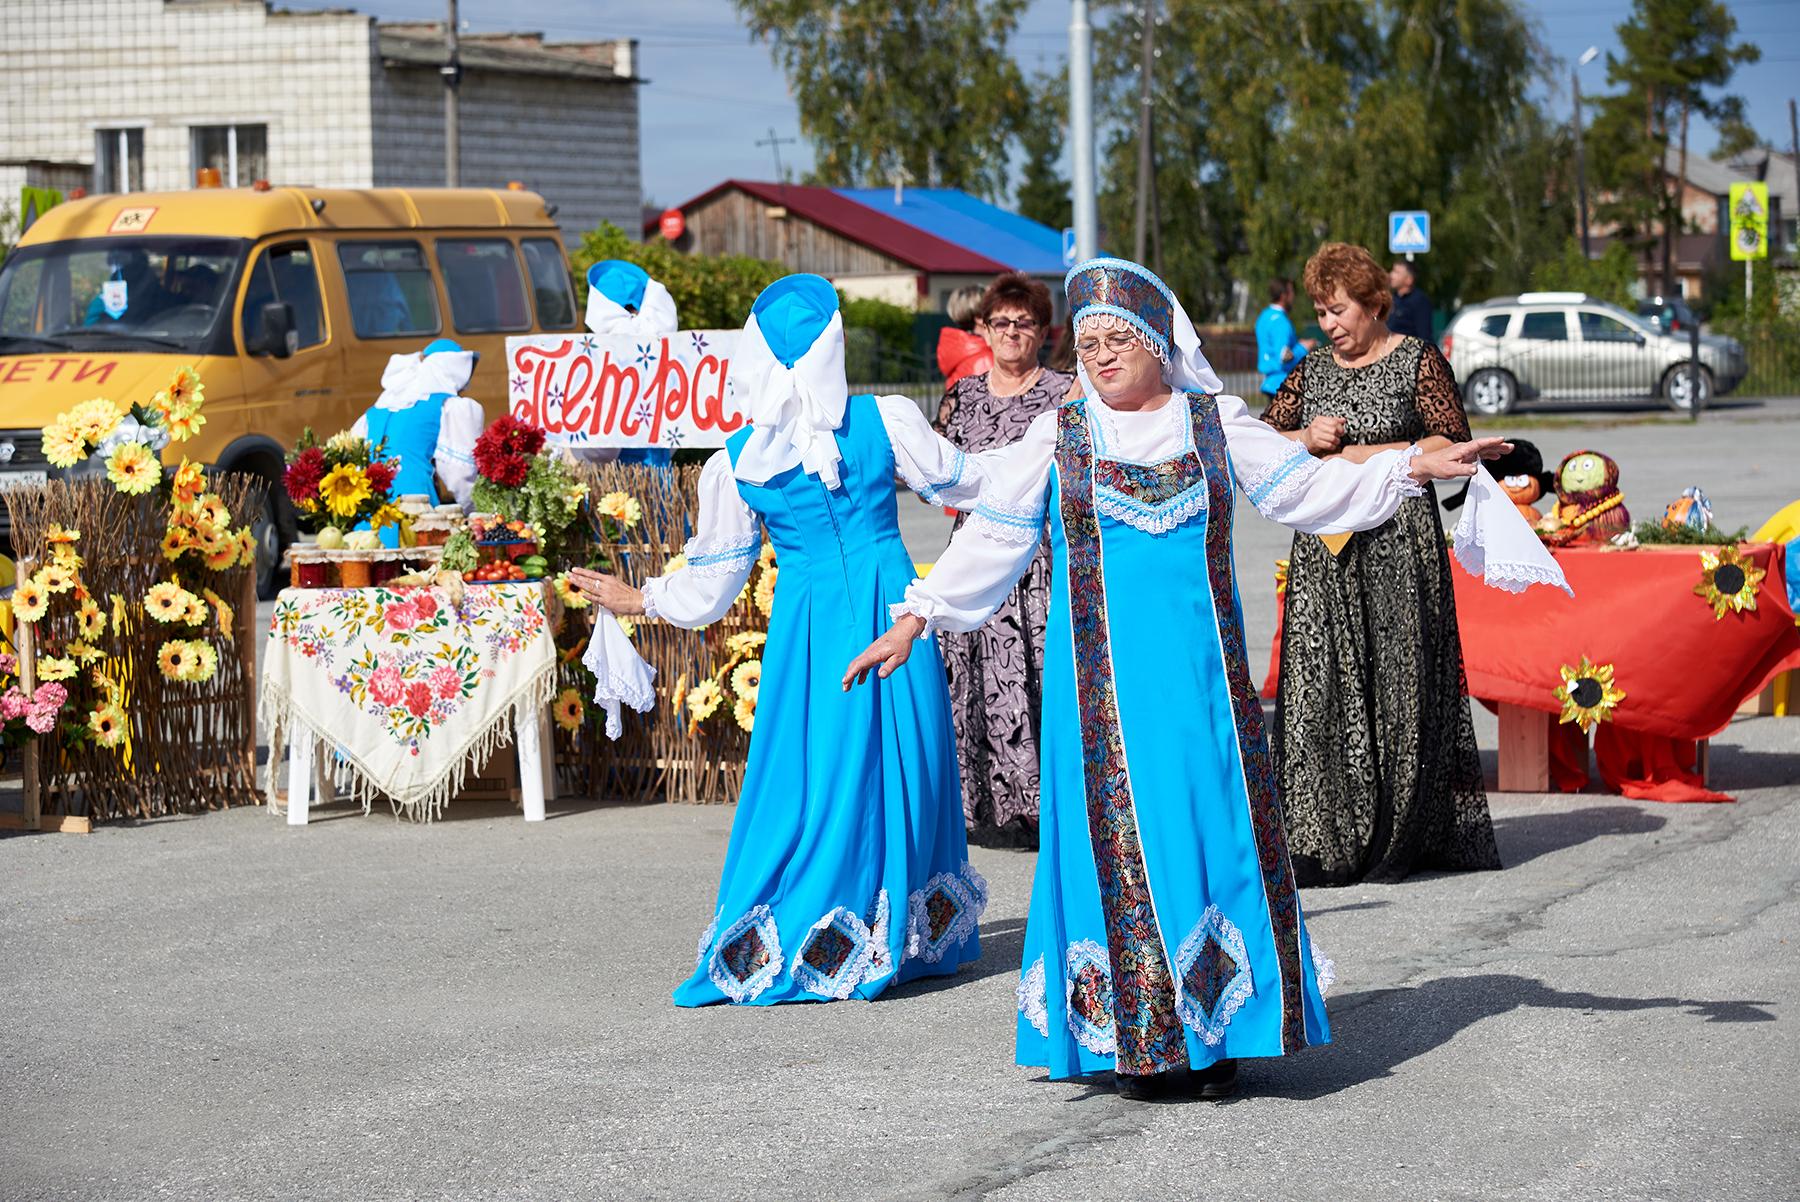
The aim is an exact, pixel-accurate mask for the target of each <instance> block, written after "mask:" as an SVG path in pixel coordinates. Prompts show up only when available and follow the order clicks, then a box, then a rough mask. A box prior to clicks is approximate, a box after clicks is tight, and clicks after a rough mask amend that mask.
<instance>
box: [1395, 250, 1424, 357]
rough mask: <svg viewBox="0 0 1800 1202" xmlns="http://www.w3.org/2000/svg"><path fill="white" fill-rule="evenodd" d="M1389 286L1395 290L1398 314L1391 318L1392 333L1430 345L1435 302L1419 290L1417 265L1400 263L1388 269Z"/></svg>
mask: <svg viewBox="0 0 1800 1202" xmlns="http://www.w3.org/2000/svg"><path fill="white" fill-rule="evenodd" d="M1388 286H1389V287H1391V288H1392V289H1393V290H1394V311H1393V312H1392V313H1390V314H1388V329H1390V330H1392V331H1393V332H1394V333H1396V334H1411V335H1413V336H1414V337H1417V338H1423V339H1424V340H1425V341H1426V342H1430V341H1431V298H1430V297H1428V296H1426V295H1425V293H1424V292H1423V291H1422V290H1421V289H1420V288H1419V281H1418V277H1417V276H1416V275H1414V274H1413V265H1412V264H1411V263H1408V262H1407V261H1406V260H1405V259H1396V260H1395V261H1394V265H1393V266H1392V267H1391V268H1389V269H1388Z"/></svg>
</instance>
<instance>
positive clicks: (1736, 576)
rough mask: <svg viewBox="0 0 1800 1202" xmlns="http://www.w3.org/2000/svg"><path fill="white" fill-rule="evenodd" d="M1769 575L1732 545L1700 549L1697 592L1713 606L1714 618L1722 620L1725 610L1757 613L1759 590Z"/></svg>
mask: <svg viewBox="0 0 1800 1202" xmlns="http://www.w3.org/2000/svg"><path fill="white" fill-rule="evenodd" d="M1766 575H1768V573H1767V572H1765V571H1764V570H1763V569H1761V568H1759V567H1757V566H1756V562H1755V561H1754V560H1752V559H1751V558H1750V557H1749V556H1747V555H1745V554H1744V553H1743V552H1742V551H1740V550H1738V549H1737V548H1736V547H1735V546H1733V547H1709V548H1707V549H1706V550H1704V551H1702V552H1700V583H1699V584H1696V585H1695V586H1694V595H1695V596H1696V597H1700V598H1702V599H1703V600H1704V601H1705V602H1706V603H1707V604H1708V605H1710V606H1712V609H1713V620H1714V621H1715V622H1716V621H1719V620H1721V619H1722V618H1724V616H1725V611H1726V610H1728V609H1729V610H1730V611H1731V612H1733V613H1739V614H1741V613H1745V612H1746V611H1747V612H1749V613H1755V612H1756V591H1757V589H1759V588H1761V587H1762V582H1763V577H1764V576H1766Z"/></svg>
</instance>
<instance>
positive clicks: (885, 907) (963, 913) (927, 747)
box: [674, 396, 987, 1006]
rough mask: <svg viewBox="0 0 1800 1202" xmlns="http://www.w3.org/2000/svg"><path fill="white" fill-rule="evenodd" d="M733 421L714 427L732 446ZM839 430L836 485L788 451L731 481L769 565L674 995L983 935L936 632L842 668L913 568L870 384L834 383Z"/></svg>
mask: <svg viewBox="0 0 1800 1202" xmlns="http://www.w3.org/2000/svg"><path fill="white" fill-rule="evenodd" d="M748 437H749V428H748V427H746V428H745V429H744V430H740V431H739V432H738V433H737V434H736V435H734V436H733V437H732V438H731V440H730V441H729V442H728V443H727V450H728V451H729V453H730V454H731V457H732V462H733V463H734V464H735V463H736V461H737V456H738V454H739V453H740V452H741V451H742V449H743V445H744V442H745V441H746V440H747V439H748ZM837 442H838V448H839V451H840V453H841V454H842V456H843V462H842V464H841V465H840V468H839V472H840V477H841V482H840V487H839V488H838V489H836V490H828V489H827V488H826V487H825V486H824V484H822V483H821V482H820V481H819V480H818V478H817V477H814V476H811V475H808V474H807V473H806V472H805V471H804V470H802V469H801V468H798V467H795V468H790V469H788V470H787V471H785V472H782V473H780V474H778V475H776V476H774V477H772V478H770V479H769V480H768V481H767V483H765V484H761V485H753V484H747V483H745V482H743V481H741V480H740V481H738V483H737V487H738V490H739V493H740V495H742V497H743V498H744V501H745V503H746V504H748V505H749V506H750V508H751V509H752V510H753V511H755V513H756V515H757V516H758V518H760V520H761V521H762V523H763V526H764V527H765V529H766V530H767V531H768V533H769V536H770V538H771V539H772V540H773V542H774V544H775V558H776V562H777V563H778V564H779V565H780V573H781V575H780V585H779V587H777V589H776V590H775V608H774V612H773V614H772V615H771V617H770V623H769V640H768V643H767V644H766V646H765V647H764V654H763V678H762V684H761V686H760V688H759V690H758V697H759V699H760V704H759V706H758V709H757V715H756V729H755V732H754V734H753V735H752V736H751V739H750V755H749V761H748V764H747V766H746V770H745V774H744V787H743V792H742V794H741V795H740V797H739V799H738V812H737V817H736V819H735V820H734V821H733V824H732V830H731V842H730V844H729V846H728V848H727V850H726V853H725V867H724V871H723V873H722V874H721V876H720V881H719V894H718V903H717V907H716V910H715V913H714V918H713V924H712V925H711V926H710V927H708V928H707V931H706V933H705V934H704V935H703V936H702V937H701V940H700V947H699V956H698V961H697V963H696V966H695V969H694V973H693V975H692V976H690V977H689V978H688V979H687V980H686V981H685V982H684V983H683V984H682V985H681V986H680V987H679V988H677V989H676V990H675V993H674V999H675V1002H676V1004H677V1005H681V1006H704V1005H707V1004H710V1003H713V1002H724V1001H730V1002H740V1003H747V1004H752V1005H765V1006H766V1005H770V1004H773V1003H777V1002H793V1001H821V1000H826V999H831V998H848V997H859V998H864V999H872V998H874V997H875V996H877V995H878V994H879V993H881V991H882V990H883V989H885V988H887V987H888V986H889V985H892V984H894V983H896V982H899V981H906V980H910V979H913V978H915V977H923V976H940V975H947V974H950V973H954V972H955V971H956V970H957V969H958V968H959V967H960V966H962V965H964V964H967V963H970V962H971V961H973V960H975V959H977V958H978V957H979V955H980V942H979V939H978V937H977V933H976V923H977V920H978V919H979V918H980V916H981V911H982V909H983V908H984V907H985V906H986V904H987V884H986V882H985V881H983V880H982V879H981V877H980V875H979V874H977V873H976V872H975V871H974V869H973V868H972V867H971V866H970V865H969V863H968V847H967V843H966V840H965V836H964V832H963V812H962V789H961V785H960V783H959V781H958V779H957V773H956V754H955V745H954V741H953V740H954V735H953V733H952V728H951V724H950V698H949V692H948V690H947V688H946V686H945V683H944V668H943V663H942V661H941V660H940V659H939V658H938V654H937V649H936V645H935V644H929V645H921V646H920V647H919V648H918V649H917V650H916V651H915V652H914V653H913V655H912V657H911V658H910V659H909V660H908V661H907V662H906V664H905V665H904V666H903V667H901V668H900V669H899V670H898V671H897V672H895V673H894V674H893V675H892V676H890V677H888V678H887V679H886V680H881V681H876V682H875V683H873V685H872V686H869V687H863V688H857V689H852V690H851V691H849V692H845V691H844V690H843V688H842V685H841V681H842V678H843V674H844V665H845V664H847V663H849V662H850V661H851V660H852V659H853V658H855V656H856V655H857V654H858V653H860V652H861V651H862V650H863V649H864V648H866V647H867V646H868V645H869V643H870V642H872V641H873V640H874V639H875V638H876V637H878V636H879V635H881V634H882V633H883V632H885V631H886V630H887V628H888V625H889V617H888V607H889V605H890V604H893V603H895V602H898V601H900V600H901V599H902V598H903V597H904V596H905V592H906V586H907V584H908V582H910V581H911V580H912V578H913V575H914V572H913V564H912V559H911V557H910V556H909V555H908V554H907V551H906V547H905V544H904V543H902V542H901V539H900V527H899V521H898V517H897V515H896V510H895V497H894V484H893V481H894V451H893V446H892V444H891V443H890V442H889V439H888V434H887V430H886V428H885V427H884V425H883V424H882V420H881V413H880V410H879V409H878V407H877V405H876V402H875V398H874V397H870V396H857V397H851V398H850V400H849V404H848V405H847V406H846V408H845V411H844V420H843V424H842V425H841V426H840V427H839V428H838V430H837Z"/></svg>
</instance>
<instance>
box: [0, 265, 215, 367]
mask: <svg viewBox="0 0 1800 1202" xmlns="http://www.w3.org/2000/svg"><path fill="white" fill-rule="evenodd" d="M248 247H249V243H248V242H245V241H242V240H240V239H233V238H199V237H164V238H147V237H130V238H83V239H79V240H75V241H69V242H51V243H46V244H44V245H41V246H25V247H20V248H19V249H18V250H15V251H14V252H13V253H12V254H10V255H8V256H7V258H6V262H5V264H4V265H3V266H0V355H5V354H26V353H35V352H40V351H44V350H79V349H87V348H96V347H104V348H106V349H111V350H178V351H191V352H196V353H203V352H205V351H207V350H209V349H210V348H211V344H212V342H213V340H214V338H215V335H216V333H217V332H218V331H220V330H222V329H224V330H228V329H229V325H228V324H226V323H227V322H228V321H229V312H228V311H229V309H230V308H231V297H232V296H233V295H234V294H235V289H234V285H235V284H236V282H237V276H238V269H239V268H240V267H241V266H242V264H243V260H244V254H245V251H246V250H247V249H248Z"/></svg>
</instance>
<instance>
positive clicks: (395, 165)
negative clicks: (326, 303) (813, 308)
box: [0, 0, 641, 237]
mask: <svg viewBox="0 0 1800 1202" xmlns="http://www.w3.org/2000/svg"><path fill="white" fill-rule="evenodd" d="M443 41H444V39H443V27H442V26H441V25H429V24H382V23H377V22H376V21H375V20H374V19H373V18H371V17H369V16H366V15H363V14H359V13H354V12H345V11H336V12H289V11H278V10H272V9H271V8H270V7H269V5H268V4H266V3H264V2H263V0H0V205H5V206H10V205H13V204H16V203H17V197H18V195H19V188H20V186H21V185H24V184H33V185H41V186H46V187H53V188H58V189H61V190H63V191H65V192H66V191H68V190H69V189H71V188H73V187H75V186H81V187H85V188H87V189H88V190H89V191H90V192H95V191H105V192H118V191H137V190H162V189H180V188H186V187H189V186H191V185H192V184H193V181H194V174H195V171H196V169H197V168H199V167H203V166H214V167H218V168H219V169H220V172H221V175H222V176H223V177H224V183H225V184H226V186H228V187H229V186H232V185H233V184H234V183H235V184H236V185H237V186H240V187H241V186H247V185H249V184H250V183H251V182H253V181H254V180H256V179H268V180H271V181H272V182H274V183H277V184H287V183H293V184H310V185H314V186H318V187H379V186H420V185H424V186H441V185H442V184H443V182H444V116H443V114H444V84H443V81H442V79H441V77H440V75H439V73H438V68H439V66H440V65H441V64H442V63H443V61H444V44H443ZM461 60H462V64H463V77H462V87H461V90H460V93H459V96H460V120H461V130H462V132H461V138H460V141H459V145H460V148H461V157H462V164H461V174H462V179H461V182H462V183H463V184H465V185H469V186H480V187H503V186H505V184H506V183H507V181H509V180H519V181H522V182H523V183H524V184H525V186H526V187H528V188H531V189H532V190H534V191H537V192H540V193H542V194H543V195H544V197H545V198H546V199H548V200H549V201H550V203H551V204H554V205H556V206H557V207H558V212H557V221H558V222H559V223H560V224H561V225H562V227H563V229H564V230H565V231H567V232H568V233H569V234H570V235H571V237H573V236H576V235H579V234H580V233H581V232H582V231H584V230H588V229H592V228H593V227H594V226H596V225H598V224H599V223H600V222H601V221H611V222H613V223H614V224H615V225H617V226H619V227H620V228H622V229H625V230H636V229H637V228H638V225H639V221H640V209H639V202H640V199H641V185H640V174H639V155H638V97H637V88H638V83H639V81H638V79H637V72H636V61H635V60H636V44H635V43H634V42H631V41H613V42H584V43H575V44H549V45H546V44H545V43H544V42H543V40H542V39H541V37H539V36H538V35H531V34H510V35H480V34H477V35H468V34H465V35H463V38H462V51H461Z"/></svg>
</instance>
